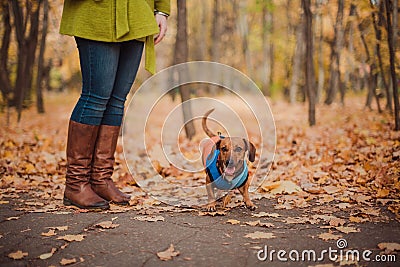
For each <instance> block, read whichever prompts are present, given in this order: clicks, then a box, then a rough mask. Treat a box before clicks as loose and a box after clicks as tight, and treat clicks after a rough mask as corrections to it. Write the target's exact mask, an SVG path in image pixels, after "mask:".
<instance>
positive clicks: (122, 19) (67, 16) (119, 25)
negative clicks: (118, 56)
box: [60, 0, 170, 73]
mask: <svg viewBox="0 0 400 267" xmlns="http://www.w3.org/2000/svg"><path fill="white" fill-rule="evenodd" d="M169 2H170V0H65V1H64V9H63V14H62V19H61V25H60V33H61V34H66V35H71V36H77V37H81V38H85V39H90V40H96V41H103V42H123V41H128V40H134V39H139V40H141V41H145V44H146V69H147V70H148V71H150V72H151V73H154V72H155V53H154V39H153V35H154V34H156V33H158V30H159V29H158V25H157V23H156V21H155V19H154V9H156V10H158V11H161V12H164V13H167V14H169V12H170V3H169Z"/></svg>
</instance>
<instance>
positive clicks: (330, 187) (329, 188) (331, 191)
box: [322, 185, 342, 195]
mask: <svg viewBox="0 0 400 267" xmlns="http://www.w3.org/2000/svg"><path fill="white" fill-rule="evenodd" d="M322 189H324V191H325V192H326V193H327V194H330V195H331V194H335V193H338V192H340V191H342V190H341V189H340V188H339V187H336V186H334V185H327V186H324V187H323V188H322Z"/></svg>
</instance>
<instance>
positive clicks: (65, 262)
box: [60, 258, 77, 266]
mask: <svg viewBox="0 0 400 267" xmlns="http://www.w3.org/2000/svg"><path fill="white" fill-rule="evenodd" d="M76 262H77V260H76V259H75V258H72V259H65V258H63V259H62V260H61V261H60V264H61V265H62V266H65V265H69V264H73V263H76Z"/></svg>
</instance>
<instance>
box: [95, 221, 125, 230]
mask: <svg viewBox="0 0 400 267" xmlns="http://www.w3.org/2000/svg"><path fill="white" fill-rule="evenodd" d="M95 226H96V227H100V228H103V229H113V228H116V227H118V226H119V224H115V223H113V222H112V221H104V222H99V223H98V224H96V225H95Z"/></svg>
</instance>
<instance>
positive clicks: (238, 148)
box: [234, 146, 243, 152]
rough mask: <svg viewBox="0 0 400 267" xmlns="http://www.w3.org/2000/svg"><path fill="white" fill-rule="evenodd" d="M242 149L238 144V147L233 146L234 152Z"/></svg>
mask: <svg viewBox="0 0 400 267" xmlns="http://www.w3.org/2000/svg"><path fill="white" fill-rule="evenodd" d="M242 150H243V149H242V148H241V147H240V146H238V147H236V148H235V150H234V151H235V152H242Z"/></svg>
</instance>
